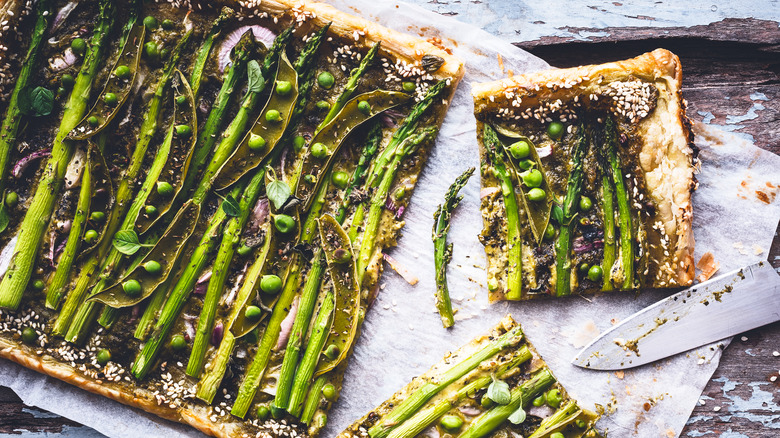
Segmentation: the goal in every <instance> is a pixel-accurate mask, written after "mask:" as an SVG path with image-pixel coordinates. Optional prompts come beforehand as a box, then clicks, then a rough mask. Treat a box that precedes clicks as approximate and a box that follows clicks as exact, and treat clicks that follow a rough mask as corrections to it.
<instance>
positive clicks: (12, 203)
mask: <svg viewBox="0 0 780 438" xmlns="http://www.w3.org/2000/svg"><path fill="white" fill-rule="evenodd" d="M5 205H6V206H8V208H14V207H16V206H17V205H19V195H17V194H16V192H8V193H6V194H5Z"/></svg>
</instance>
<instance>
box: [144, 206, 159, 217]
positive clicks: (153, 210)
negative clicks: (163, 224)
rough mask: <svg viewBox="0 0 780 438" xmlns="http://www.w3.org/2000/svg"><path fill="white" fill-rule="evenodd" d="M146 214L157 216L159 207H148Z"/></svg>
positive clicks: (145, 210)
mask: <svg viewBox="0 0 780 438" xmlns="http://www.w3.org/2000/svg"><path fill="white" fill-rule="evenodd" d="M144 213H146V215H147V216H150V217H151V216H157V207H155V206H154V205H147V206H146V207H144Z"/></svg>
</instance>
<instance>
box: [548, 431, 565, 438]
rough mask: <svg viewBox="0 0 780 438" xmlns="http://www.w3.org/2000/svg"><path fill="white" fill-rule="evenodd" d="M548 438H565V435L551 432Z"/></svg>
mask: <svg viewBox="0 0 780 438" xmlns="http://www.w3.org/2000/svg"><path fill="white" fill-rule="evenodd" d="M550 438H566V435H564V434H563V433H561V432H553V433H551V434H550Z"/></svg>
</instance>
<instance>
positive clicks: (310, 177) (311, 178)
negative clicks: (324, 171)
mask: <svg viewBox="0 0 780 438" xmlns="http://www.w3.org/2000/svg"><path fill="white" fill-rule="evenodd" d="M303 180H304V181H306V183H307V184H317V177H316V176H314V175H312V174H309V175H306V176H304V177H303Z"/></svg>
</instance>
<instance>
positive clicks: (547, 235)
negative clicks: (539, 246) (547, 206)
mask: <svg viewBox="0 0 780 438" xmlns="http://www.w3.org/2000/svg"><path fill="white" fill-rule="evenodd" d="M553 237H555V227H553V226H552V224H547V228H545V229H544V240H550V239H552V238H553Z"/></svg>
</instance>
